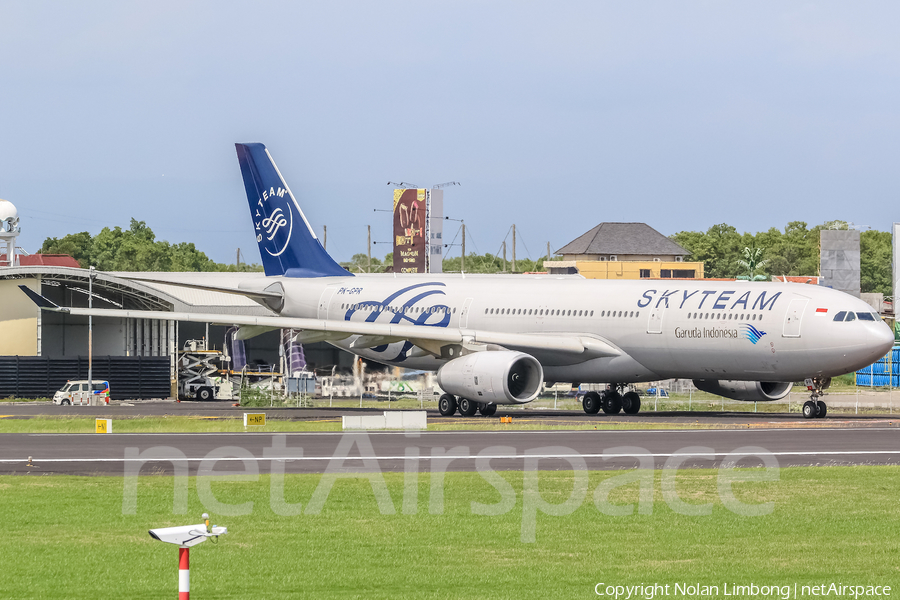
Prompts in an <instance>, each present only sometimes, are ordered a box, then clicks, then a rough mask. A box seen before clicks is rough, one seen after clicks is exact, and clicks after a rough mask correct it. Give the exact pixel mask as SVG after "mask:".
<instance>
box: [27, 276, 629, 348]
mask: <svg viewBox="0 0 900 600" xmlns="http://www.w3.org/2000/svg"><path fill="white" fill-rule="evenodd" d="M19 287H20V288H21V289H22V291H23V292H25V294H27V295H28V297H29V298H31V300H32V301H34V303H35V304H37V305H38V306H39V307H40V308H41V309H42V310H47V311H52V312H61V313H67V314H70V315H81V316H88V315H90V316H94V317H113V318H120V319H121V318H127V319H151V320H162V321H188V322H199V323H215V324H220V325H238V326H241V327H247V328H250V329H256V330H257V331H266V330H272V329H296V330H300V331H302V332H304V333H305V334H307V335H305V336H304V337H306V338H307V339H319V340H329V339H342V338H347V337H350V336H352V335H358V336H360V337H359V338H358V339H357V340H354V341H353V342H351V344H352V346H351V347H353V348H367V347H374V346H378V345H381V344H383V343H387V342H391V341H399V340H409V341H411V342H413V343H415V344H416V345H417V346H420V347H422V348H423V349H425V350H427V351H429V352H431V353H433V354H436V355H440V350H439V348H440V347H441V346H443V345H447V344H495V345H498V346H504V347H507V348H512V349H519V350H522V351H525V352H527V351H528V350H535V351H542V352H563V353H566V354H570V355H574V356H577V357H578V358H579V359H581V360H584V359H586V358H600V357H604V356H610V357H611V356H619V355H621V354H622V353H621V351H619V350H618V349H617V348H615V347H614V346H612V345H611V344H609V343H608V342H606V341H604V340H602V339H600V338H598V337H596V336H591V335H588V334H576V333H573V334H565V335H562V334H550V335H544V334H536V333H506V332H499V331H485V330H477V329H459V328H452V327H430V326H422V325H399V324H393V323H365V322H360V321H337V320H329V319H304V318H298V317H282V316H271V317H255V316H248V315H226V314H215V313H185V312H167V311H149V310H120V309H108V308H93V309H88V308H69V307H62V306H59V305H57V304H55V303H54V302H52V301H51V300H48V299H47V298H45V297H44V296H41V295H40V294H38V293H37V292H35V291H33V290H31V289H29V288H28V287H26V286H19ZM308 334H321V335H319V336H318V337H317V338H316V336H315V335H313V336H310V335H308ZM574 356H573V358H574Z"/></svg>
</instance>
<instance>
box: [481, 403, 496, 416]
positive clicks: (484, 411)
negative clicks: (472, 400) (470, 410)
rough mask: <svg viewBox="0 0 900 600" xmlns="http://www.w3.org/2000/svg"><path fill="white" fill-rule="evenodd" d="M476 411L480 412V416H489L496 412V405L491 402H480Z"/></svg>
mask: <svg viewBox="0 0 900 600" xmlns="http://www.w3.org/2000/svg"><path fill="white" fill-rule="evenodd" d="M478 412H480V413H481V416H482V417H490V416H492V415H493V414H494V413H495V412H497V405H496V404H494V403H493V402H491V403H490V404H482V405H481V406H479V407H478Z"/></svg>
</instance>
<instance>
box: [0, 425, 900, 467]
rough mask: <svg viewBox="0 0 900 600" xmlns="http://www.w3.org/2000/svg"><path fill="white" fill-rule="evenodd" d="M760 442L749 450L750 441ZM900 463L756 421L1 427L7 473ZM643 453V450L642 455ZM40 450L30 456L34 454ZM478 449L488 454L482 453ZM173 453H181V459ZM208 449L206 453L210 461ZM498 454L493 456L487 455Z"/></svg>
mask: <svg viewBox="0 0 900 600" xmlns="http://www.w3.org/2000/svg"><path fill="white" fill-rule="evenodd" d="M748 447H751V448H750V449H747V448H748ZM735 452H744V453H749V454H753V455H756V458H753V457H749V458H746V459H743V460H741V461H739V462H738V464H739V465H740V466H758V465H761V464H762V461H763V458H760V457H761V456H764V457H766V459H767V460H770V461H771V460H773V459H774V461H776V462H775V464H777V465H778V466H780V467H788V466H827V465H897V464H900V429H898V428H895V427H876V426H873V427H864V428H859V427H853V428H845V427H840V428H832V427H817V428H789V427H779V428H773V429H769V428H752V429H732V430H675V431H673V430H657V431H647V430H640V431H602V430H598V431H593V430H591V431H584V430H581V431H477V432H473V431H458V432H457V431H448V432H422V433H393V432H390V433H389V432H378V433H375V432H372V433H288V434H272V433H231V434H223V433H200V434H198V433H188V434H25V433H18V434H12V433H7V434H0V474H73V475H111V476H122V475H124V474H126V472H131V473H136V472H138V469H140V473H141V474H151V473H155V474H172V473H174V472H175V470H176V467H178V468H181V467H186V468H187V469H188V471H189V473H190V474H196V473H197V472H198V469H200V468H201V467H202V468H203V470H204V471H203V473H204V474H225V473H236V472H244V471H245V469H249V472H250V473H255V472H257V471H258V472H260V473H268V472H271V471H272V468H273V465H274V466H275V468H276V469H277V470H280V469H282V468H283V469H284V470H285V472H288V473H323V472H325V471H326V469H327V470H329V471H339V472H356V471H363V470H366V469H380V470H382V471H403V470H404V468H405V467H406V466H409V468H410V469H415V470H417V471H420V472H427V471H434V470H448V471H472V470H476V468H484V467H485V466H486V465H488V464H489V465H490V468H492V469H494V470H507V469H523V468H539V469H545V470H546V469H572V468H573V466H574V467H576V468H582V467H584V468H588V469H622V468H633V467H636V466H638V465H639V464H640V465H641V466H643V467H649V466H652V467H654V468H662V467H664V466H666V465H667V463H668V466H673V464H674V463H677V465H674V466H679V467H700V468H711V467H718V466H719V465H721V464H722V463H723V462H725V463H729V464H731V463H733V462H734V461H735V458H736V457H735V456H733V455H731V454H732V453H735ZM639 455H643V458H642V459H643V461H644V462H643V463H640V460H641V459H640V457H639ZM29 456H30V457H32V462H31V466H29V465H28V464H27V463H28V457H29ZM479 457H480V459H479ZM173 460H174V463H173ZM204 460H205V461H206V462H205V463H204ZM488 461H489V463H488Z"/></svg>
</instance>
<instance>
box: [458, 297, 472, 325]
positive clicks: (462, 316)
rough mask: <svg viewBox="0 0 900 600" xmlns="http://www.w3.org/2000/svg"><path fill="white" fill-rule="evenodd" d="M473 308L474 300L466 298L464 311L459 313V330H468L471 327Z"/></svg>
mask: <svg viewBox="0 0 900 600" xmlns="http://www.w3.org/2000/svg"><path fill="white" fill-rule="evenodd" d="M471 307H472V298H466V301H465V302H464V303H463V307H462V310H461V311H459V328H460V329H467V328H468V327H469V309H470V308H471Z"/></svg>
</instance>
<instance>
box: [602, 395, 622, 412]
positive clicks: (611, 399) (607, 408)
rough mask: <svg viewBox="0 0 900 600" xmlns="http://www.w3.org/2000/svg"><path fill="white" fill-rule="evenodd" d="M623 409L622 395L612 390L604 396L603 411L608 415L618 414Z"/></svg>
mask: <svg viewBox="0 0 900 600" xmlns="http://www.w3.org/2000/svg"><path fill="white" fill-rule="evenodd" d="M620 410H622V396H620V395H619V394H617V393H615V392H610V393H608V394H606V395H605V396H604V397H603V412H605V413H606V414H608V415H617V414H619V411H620Z"/></svg>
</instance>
